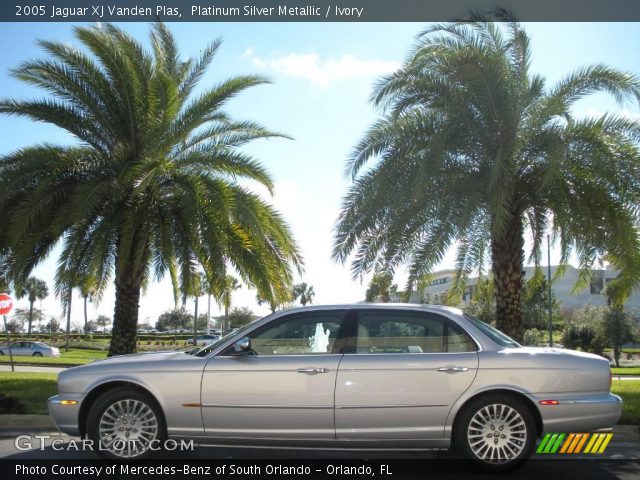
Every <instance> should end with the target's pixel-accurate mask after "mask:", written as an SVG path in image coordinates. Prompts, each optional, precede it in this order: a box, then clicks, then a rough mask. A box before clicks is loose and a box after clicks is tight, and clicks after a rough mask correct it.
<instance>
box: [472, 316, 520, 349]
mask: <svg viewBox="0 0 640 480" xmlns="http://www.w3.org/2000/svg"><path fill="white" fill-rule="evenodd" d="M464 318H466V319H467V320H469V322H471V323H472V324H473V325H474V326H475V327H477V328H478V329H479V330H481V331H482V333H484V334H485V335H486V336H487V337H489V338H490V339H491V340H493V341H494V342H495V343H497V344H498V345H500V346H502V347H519V346H520V344H519V343H518V342H516V341H515V340H514V339H512V338H511V337H508V336H507V335H505V334H504V333H502V332H501V331H500V330H498V329H497V328H495V327H492V326H491V325H489V324H488V323H484V322H483V321H482V320H478V319H477V318H475V317H472V316H471V315H467V314H466V313H465V314H464Z"/></svg>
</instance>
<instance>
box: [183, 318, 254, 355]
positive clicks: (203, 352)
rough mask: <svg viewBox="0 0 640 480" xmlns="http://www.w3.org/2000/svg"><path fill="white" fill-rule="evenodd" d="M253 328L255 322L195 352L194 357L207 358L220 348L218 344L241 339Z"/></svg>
mask: <svg viewBox="0 0 640 480" xmlns="http://www.w3.org/2000/svg"><path fill="white" fill-rule="evenodd" d="M253 326H254V322H251V323H249V324H247V325H245V326H244V327H242V328H240V329H239V330H236V331H235V332H233V333H230V334H229V335H227V336H226V337H223V338H220V339H218V340H217V341H215V342H213V343H210V344H209V345H207V346H205V347H202V348H201V349H200V350H197V351H195V352H193V353H192V355H194V356H196V357H205V356H207V355H208V354H210V353H211V352H212V351H213V350H214V349H215V348H216V347H217V346H218V344H219V343H221V342H222V341H223V340H224V341H225V342H226V341H227V340H229V339H230V338H232V337H236V338H240V337H241V336H242V334H243V333H244V332H245V331H246V330H248V329H249V328H250V327H253Z"/></svg>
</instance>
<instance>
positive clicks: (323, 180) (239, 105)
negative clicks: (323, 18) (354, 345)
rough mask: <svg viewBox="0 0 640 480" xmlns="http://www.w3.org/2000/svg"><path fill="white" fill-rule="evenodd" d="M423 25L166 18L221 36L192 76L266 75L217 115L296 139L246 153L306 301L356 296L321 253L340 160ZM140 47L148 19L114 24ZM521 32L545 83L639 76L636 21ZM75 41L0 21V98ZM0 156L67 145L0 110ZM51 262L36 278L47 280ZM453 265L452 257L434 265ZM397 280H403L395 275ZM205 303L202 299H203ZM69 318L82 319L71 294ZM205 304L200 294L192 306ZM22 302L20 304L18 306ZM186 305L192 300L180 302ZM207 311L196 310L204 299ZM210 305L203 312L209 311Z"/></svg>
mask: <svg viewBox="0 0 640 480" xmlns="http://www.w3.org/2000/svg"><path fill="white" fill-rule="evenodd" d="M425 26H426V24H425V23H401V24H393V23H362V24H352V23H339V24H338V23H336V24H329V23H312V24H304V23H197V24H188V23H175V24H170V28H171V30H172V31H173V33H174V34H175V36H176V38H177V40H178V43H179V45H180V46H181V49H182V51H183V53H184V54H185V55H195V54H197V53H198V50H199V49H201V48H203V47H204V46H205V45H206V44H207V43H208V42H210V41H211V40H213V39H214V38H217V37H222V38H223V39H224V43H223V45H222V47H221V48H220V50H219V53H218V55H217V57H216V59H215V61H214V63H213V65H212V66H211V67H210V69H209V72H208V74H207V75H206V76H205V77H204V78H203V80H202V82H201V84H202V85H207V84H211V83H217V82H219V81H221V80H222V79H225V78H228V77H230V76H233V75H239V74H248V73H258V74H262V75H265V76H266V77H268V78H269V79H270V80H271V81H272V82H273V83H272V84H271V85H265V86H260V87H257V88H254V89H252V90H250V91H247V92H245V93H243V94H242V95H241V96H238V97H236V98H235V99H233V100H232V101H231V102H230V103H229V104H228V105H227V107H226V111H227V112H228V113H230V114H232V115H233V116H234V117H235V118H238V119H250V120H256V121H259V122H261V123H263V124H264V125H265V126H267V127H268V128H270V129H273V130H277V131H280V132H283V133H286V134H287V135H290V136H292V137H294V140H293V141H290V140H284V139H272V140H266V141H259V142H256V143H255V144H254V145H252V146H251V147H249V148H248V151H249V152H250V153H252V154H254V155H255V156H256V157H257V158H259V159H260V160H261V161H262V162H263V163H264V164H265V165H266V166H267V168H268V169H269V170H270V172H271V173H272V176H273V179H274V181H275V184H276V189H275V197H274V198H273V199H272V201H273V203H274V204H275V205H276V206H277V207H278V208H279V209H280V210H281V211H282V213H283V214H284V216H285V218H286V220H287V222H288V223H289V224H290V225H291V227H292V230H293V232H294V235H295V237H296V240H297V241H298V243H299V245H300V246H301V249H302V252H303V254H304V257H305V262H306V270H305V273H304V275H303V277H302V280H304V281H307V282H308V283H310V284H312V285H313V286H314V288H315V291H316V298H315V303H337V302H353V301H359V300H361V299H363V298H364V291H365V289H366V280H367V279H366V278H365V279H364V281H363V282H360V281H354V280H352V279H351V274H350V272H349V268H348V266H341V265H336V264H335V263H333V262H332V261H331V258H330V251H331V241H332V228H333V225H334V222H335V219H336V217H337V213H338V210H339V206H340V199H341V197H342V195H343V194H344V192H345V191H346V188H347V186H348V181H347V180H346V179H345V178H344V176H343V170H344V165H345V160H346V158H347V156H348V154H349V152H350V150H351V148H352V146H353V145H354V144H355V142H356V141H357V140H358V139H359V138H360V136H361V135H362V133H363V132H364V131H365V130H366V128H367V126H368V125H369V124H370V123H371V122H372V121H374V120H375V119H376V118H377V115H378V112H376V110H375V109H374V108H373V107H372V106H371V105H370V104H369V103H368V97H369V93H370V91H371V86H372V84H373V82H374V81H375V79H376V78H377V77H378V76H379V75H381V74H384V73H388V72H390V71H392V70H393V69H395V68H397V66H399V65H400V64H401V62H402V61H403V59H404V58H405V55H406V54H407V52H408V51H409V48H410V47H411V45H412V44H413V41H414V39H415V36H416V34H418V33H419V32H420V31H421V30H422V29H424V28H425ZM122 27H123V28H125V29H126V30H127V31H129V32H130V33H131V34H133V35H134V36H135V37H137V38H138V39H140V40H141V41H143V42H145V43H146V39H147V33H148V29H149V27H148V25H147V24H143V23H127V24H123V25H122ZM525 27H526V29H527V31H528V32H529V34H530V36H531V40H532V43H531V48H532V53H533V57H532V67H533V68H532V70H533V71H534V72H536V73H540V74H542V75H544V76H545V77H546V78H547V79H548V81H549V85H551V84H552V83H553V82H555V81H557V80H558V79H560V78H562V77H563V76H564V75H566V74H567V73H569V72H570V71H572V70H573V69H575V68H578V67H581V66H584V65H588V64H593V63H600V62H603V63H606V64H608V65H610V66H613V67H617V68H620V69H622V70H626V71H630V72H634V73H636V74H640V57H639V56H638V55H637V50H636V48H637V43H638V40H640V24H637V23H616V24H604V23H603V24H581V23H568V24H567V23H549V24H547V23H534V24H525ZM39 38H41V39H48V40H58V41H64V42H70V43H75V40H74V38H73V32H72V25H71V24H65V23H49V24H47V23H40V24H8V23H5V24H2V28H1V29H0V43H1V44H2V45H4V46H5V49H4V50H3V52H2V54H1V55H0V97H3V98H6V97H17V98H26V97H39V96H41V95H42V92H41V91H38V90H37V89H35V88H32V87H29V86H25V85H23V84H21V83H19V82H18V81H16V80H14V79H13V78H11V77H10V76H9V73H8V71H9V69H10V68H12V67H15V66H17V65H18V64H19V63H20V62H23V61H24V60H26V59H29V58H34V57H38V56H41V55H42V52H41V51H40V50H39V48H38V46H37V45H36V43H35V42H36V39H39ZM578 110H579V113H581V114H585V115H588V114H595V113H599V112H604V111H621V110H624V111H625V112H626V113H627V114H629V115H634V116H636V115H639V110H638V107H637V105H631V104H627V105H624V106H618V105H616V104H615V103H614V102H613V101H612V100H611V99H610V98H608V97H606V96H597V97H592V98H589V99H586V100H583V101H581V102H580V104H579V105H578ZM0 132H1V138H2V144H1V146H0V154H4V153H8V152H10V151H12V150H14V149H16V148H19V147H22V146H26V145H30V144H32V143H35V142H42V141H48V142H54V143H67V142H70V141H72V139H71V137H69V136H68V135H67V134H65V133H64V132H62V131H60V130H58V129H57V128H55V127H51V126H48V125H44V124H36V123H33V122H30V121H27V120H24V119H18V118H12V117H0ZM55 260H56V258H55V254H54V256H53V258H51V259H50V260H48V261H47V262H44V263H43V264H42V265H41V266H39V267H38V268H37V270H36V271H35V272H34V275H36V276H39V277H40V278H42V279H44V280H46V281H47V282H48V283H49V285H50V287H51V289H52V286H53V271H54V269H55ZM450 266H451V255H449V256H448V258H447V259H446V260H445V261H444V262H443V264H442V265H441V267H443V268H447V267H450ZM397 280H398V282H399V283H400V284H401V285H402V284H403V282H404V278H403V277H402V274H401V273H400V274H399V275H398V276H397ZM254 297H255V294H254V292H253V291H250V290H248V289H247V288H246V287H244V288H242V289H241V290H239V291H238V292H237V293H236V294H235V295H234V305H236V306H248V307H250V308H251V309H252V310H254V312H256V313H266V310H265V309H264V308H263V307H258V306H257V305H255V301H254ZM113 300H114V292H113V289H110V290H108V291H107V292H106V294H105V298H104V300H103V301H102V303H101V304H100V305H97V306H96V305H91V307H90V317H95V316H96V315H97V314H105V315H108V316H110V317H111V316H112V315H113ZM203 300H204V299H203ZM74 302H75V306H74V308H73V309H72V320H73V321H74V322H76V323H81V322H82V309H81V302H80V300H79V299H75V300H74ZM203 303H206V302H204V301H203V302H201V307H200V308H202V305H203ZM26 305H27V303H26V301H25V300H22V301H18V302H17V306H18V307H26ZM40 306H41V308H43V309H44V310H45V313H46V314H47V315H56V316H57V315H59V313H60V308H59V303H58V301H57V299H55V298H53V295H51V296H50V297H49V298H48V299H47V300H45V301H43V302H42V303H41V305H40ZM172 306H173V301H172V294H171V288H170V285H169V283H168V281H166V280H165V281H163V282H161V283H159V284H153V285H151V286H150V287H149V289H148V291H147V292H146V294H145V295H144V296H143V298H142V300H141V305H140V321H141V322H144V321H145V319H146V318H149V319H150V320H151V322H154V321H155V319H156V318H157V316H158V315H159V314H160V313H162V312H163V311H165V310H167V309H170V308H171V307H172ZM189 307H191V305H189ZM205 308H206V307H205ZM218 311H219V310H218V308H217V307H215V306H213V308H212V314H214V315H215V314H217V313H218Z"/></svg>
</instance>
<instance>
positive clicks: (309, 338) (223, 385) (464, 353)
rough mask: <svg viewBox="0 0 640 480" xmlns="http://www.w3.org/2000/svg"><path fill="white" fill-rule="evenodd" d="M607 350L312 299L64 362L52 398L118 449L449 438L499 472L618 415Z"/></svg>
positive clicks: (111, 451) (52, 405)
mask: <svg viewBox="0 0 640 480" xmlns="http://www.w3.org/2000/svg"><path fill="white" fill-rule="evenodd" d="M610 386H611V376H610V368H609V364H608V362H607V361H606V360H605V359H603V358H601V357H598V356H596V355H591V354H588V353H581V352H575V351H569V350H563V349H558V348H529V347H522V346H520V345H518V344H517V343H516V342H515V341H513V340H512V339H510V338H509V337H507V336H506V335H504V334H502V333H501V332H499V331H498V330H496V329H495V328H493V327H491V326H489V325H487V324H484V323H482V322H480V321H478V320H476V319H474V318H472V317H470V316H468V315H466V314H463V313H462V312H461V311H460V310H457V309H453V308H448V307H440V306H420V305H394V304H386V305H375V304H357V305H339V306H313V307H307V308H301V309H293V310H288V311H281V312H277V313H275V314H273V315H270V316H268V317H265V318H263V319H261V320H258V321H256V322H254V323H252V324H250V325H248V326H246V327H245V328H243V329H241V330H239V331H237V332H235V333H234V334H232V335H230V336H228V337H224V338H223V339H222V340H220V341H218V342H216V343H214V344H212V345H210V346H207V347H205V348H203V349H201V350H200V351H198V352H196V353H195V354H193V355H187V354H185V353H156V354H141V355H125V356H120V357H113V358H110V359H107V360H103V361H98V362H94V363H92V364H89V365H84V366H80V367H75V368H70V369H68V370H65V371H64V372H62V373H61V374H60V376H59V380H58V389H59V392H60V393H59V395H56V396H54V397H52V398H50V399H49V411H50V412H51V415H52V417H53V419H54V420H55V422H56V424H57V425H58V428H59V429H60V430H62V431H63V432H65V433H68V434H71V435H81V436H83V437H88V438H89V439H91V440H92V441H93V442H94V444H96V443H98V442H99V444H100V448H99V449H97V448H96V450H98V451H99V454H101V455H102V456H105V457H108V458H138V457H142V456H145V455H147V454H149V453H150V450H151V448H150V447H152V445H154V443H155V444H156V445H157V444H159V443H160V442H162V441H163V440H165V439H167V438H168V437H171V438H174V439H177V438H187V439H195V441H196V442H199V443H216V444H235V445H247V446H249V445H251V446H258V445H260V446H275V445H277V446H290V447H334V448H335V447H341V448H342V447H345V448H357V449H366V448H376V449H380V448H412V449H415V448H422V449H447V448H450V447H452V446H453V445H455V447H456V448H457V449H458V450H459V451H460V452H461V453H462V454H463V455H465V456H466V457H468V458H470V459H473V460H474V461H476V462H478V463H479V464H481V465H483V466H487V467H489V468H492V469H495V470H500V469H507V468H512V467H514V466H517V465H518V464H520V463H521V462H522V461H524V460H525V459H526V458H528V457H529V455H531V453H532V452H533V450H534V448H535V444H536V442H537V439H538V438H539V437H540V436H541V435H542V434H543V433H546V432H585V431H589V430H595V429H601V428H607V427H611V426H612V425H613V424H615V423H616V422H617V421H618V420H619V418H620V415H621V407H622V404H621V400H620V398H619V397H617V396H615V395H612V394H611V393H610Z"/></svg>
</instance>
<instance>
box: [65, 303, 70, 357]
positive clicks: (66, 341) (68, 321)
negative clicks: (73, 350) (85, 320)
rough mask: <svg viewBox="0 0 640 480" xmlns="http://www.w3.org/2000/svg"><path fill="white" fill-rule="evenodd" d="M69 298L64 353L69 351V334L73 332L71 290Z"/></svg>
mask: <svg viewBox="0 0 640 480" xmlns="http://www.w3.org/2000/svg"><path fill="white" fill-rule="evenodd" d="M67 295H69V298H68V299H67V335H66V338H65V342H64V351H65V352H68V351H69V333H70V332H71V290H69V292H68V293H67Z"/></svg>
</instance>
